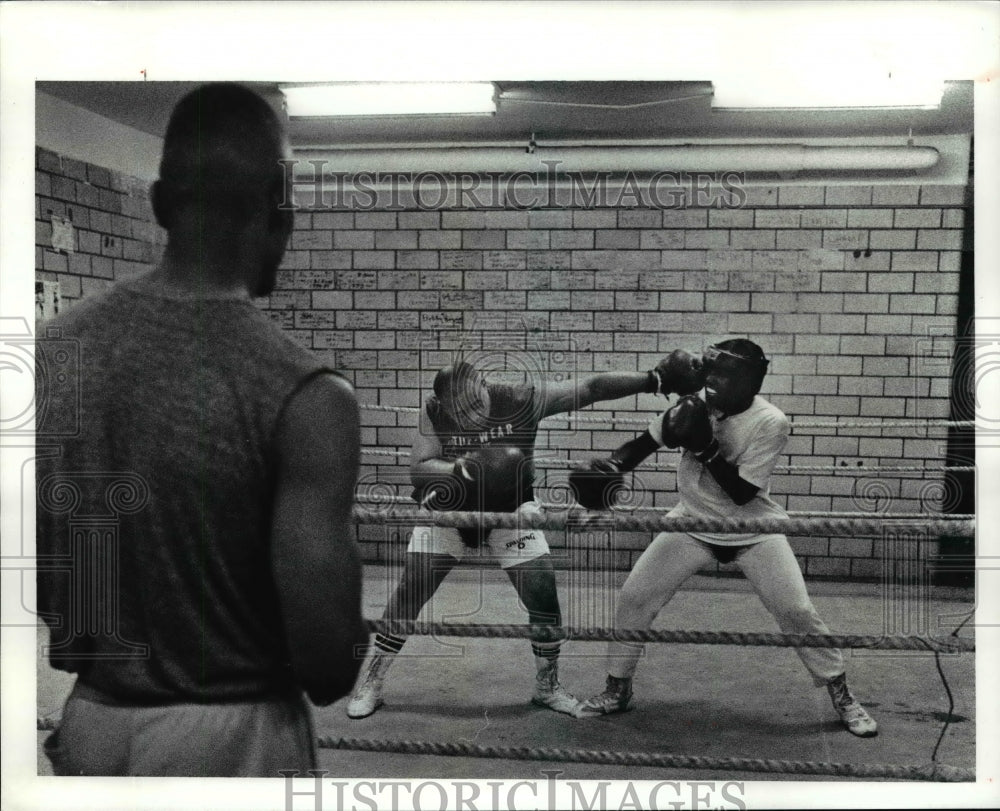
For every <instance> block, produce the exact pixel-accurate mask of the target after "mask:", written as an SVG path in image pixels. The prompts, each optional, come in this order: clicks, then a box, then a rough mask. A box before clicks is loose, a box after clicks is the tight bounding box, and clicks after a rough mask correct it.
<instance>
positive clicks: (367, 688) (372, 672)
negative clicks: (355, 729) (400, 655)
mask: <svg viewBox="0 0 1000 811" xmlns="http://www.w3.org/2000/svg"><path fill="white" fill-rule="evenodd" d="M393 658H394V657H393V654H390V653H383V652H381V651H379V652H377V653H375V654H373V655H372V658H371V661H370V662H369V663H368V667H367V669H366V670H365V676H364V679H362V681H361V684H360V685H359V686H358V689H357V690H355V691H354V695H353V696H351V700H350V701H349V702H348V703H347V717H348V718H367V717H368V716H369V715H371V714H372V713H373V712H375V710H377V709H378V708H379V707H381V706H382V705H383V704H385V701H384V700H383V698H382V686H383V684H384V683H385V674H386V673H387V672H388V670H389V665H391V664H392V660H393Z"/></svg>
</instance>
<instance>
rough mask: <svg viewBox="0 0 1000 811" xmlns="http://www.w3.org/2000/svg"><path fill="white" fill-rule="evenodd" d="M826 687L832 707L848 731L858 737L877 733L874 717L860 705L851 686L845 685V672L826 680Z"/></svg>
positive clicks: (871, 736)
mask: <svg viewBox="0 0 1000 811" xmlns="http://www.w3.org/2000/svg"><path fill="white" fill-rule="evenodd" d="M826 689H827V690H828V691H829V692H830V699H831V700H832V701H833V708H834V709H835V710H836V711H837V714H838V715H839V716H840V720H841V722H842V723H843V724H844V726H845V727H847V731H848V732H850V733H851V734H852V735H857V736H858V737H859V738H873V737H874V736H876V735H877V734H878V724H876V723H875V719H874V718H872V717H871V716H870V715H869V714H868V712H867V710H865V708H864V707H862V706H861V703H860V702H859V701H858V700H857V699H856V698H855V697H854V695H853V694H852V693H851V688H849V687H848V686H847V676H846V674H844V673H841V674H840V675H839V676H837V678H835V679H833V680H832V681H830V682H828V683H827V685H826Z"/></svg>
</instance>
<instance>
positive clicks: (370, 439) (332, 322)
mask: <svg viewBox="0 0 1000 811" xmlns="http://www.w3.org/2000/svg"><path fill="white" fill-rule="evenodd" d="M747 192H748V199H747V201H746V204H745V205H744V206H743V207H742V208H739V209H714V208H687V209H684V210H650V209H630V208H608V209H594V208H577V209H559V210H527V211H525V210H440V211H426V210H398V211H397V210H378V209H376V210H371V211H365V212H353V213H352V212H350V211H337V210H329V209H327V208H316V209H313V210H311V211H310V210H303V211H301V212H300V213H299V214H297V218H296V230H295V233H294V235H293V237H292V242H291V246H290V250H289V252H288V254H287V257H286V260H285V263H284V266H283V270H282V272H281V274H280V280H279V288H280V289H279V290H277V291H276V292H275V293H274V295H272V296H271V299H270V301H269V302H268V303H267V304H265V307H266V309H267V310H268V312H269V313H270V315H271V316H272V317H273V318H274V319H275V320H276V321H277V322H278V323H279V324H281V325H282V326H283V327H284V328H286V329H288V330H290V331H291V333H292V335H293V336H294V337H295V338H296V340H298V341H299V342H300V343H301V344H302V345H303V346H306V347H310V348H312V349H314V350H315V351H317V352H319V353H321V354H323V355H324V356H325V357H327V358H328V359H329V361H330V362H331V363H333V364H335V365H337V366H338V367H340V368H342V369H345V370H348V373H349V374H350V376H351V377H352V379H353V380H354V383H355V385H356V387H357V391H358V396H359V398H360V399H361V401H362V403H366V404H371V405H379V406H397V407H417V406H419V405H420V403H421V401H422V398H423V396H424V393H423V392H424V391H426V389H427V388H429V385H430V381H431V379H432V377H433V373H434V371H436V369H437V368H439V367H440V366H441V365H444V364H445V363H448V362H449V361H450V359H451V358H452V356H453V354H454V350H455V348H456V347H459V346H461V347H463V349H465V350H466V351H469V350H470V349H471V350H472V351H473V352H476V351H479V352H480V353H481V355H482V357H483V358H485V359H487V362H488V363H494V362H496V359H497V357H498V356H499V355H502V357H503V359H504V361H505V362H506V363H507V365H508V367H513V368H514V369H518V370H524V369H528V368H530V369H531V370H537V372H538V374H540V375H542V376H544V377H547V378H550V379H551V378H554V377H557V376H559V375H564V374H572V375H580V374H584V373H587V372H592V371H603V370H633V369H646V368H649V367H651V366H652V365H653V364H654V363H655V361H656V360H657V359H658V358H659V357H660V356H661V355H662V354H663V353H664V352H666V351H669V350H671V349H673V348H675V347H678V346H680V347H686V348H689V349H692V350H698V349H700V348H701V347H703V346H704V345H705V344H706V343H707V342H709V341H711V340H715V339H717V338H719V337H722V336H726V335H745V336H749V337H750V338H752V339H754V340H756V341H758V342H759V343H760V344H761V345H762V346H764V347H765V350H766V351H767V352H768V354H769V356H770V357H771V358H772V364H771V374H769V375H768V378H767V380H766V382H765V384H764V390H763V394H764V395H765V396H767V397H768V398H769V399H770V400H771V401H772V402H774V403H775V404H776V405H778V406H779V407H781V408H782V409H783V410H785V411H786V413H788V414H789V416H790V417H791V418H792V419H793V422H795V421H797V422H799V423H800V424H802V427H800V428H797V429H795V430H794V431H793V435H792V437H791V440H790V441H789V444H788V447H787V452H786V454H785V456H784V457H783V459H782V460H781V461H782V463H783V464H784V465H787V466H792V468H793V469H791V470H783V471H780V472H779V473H778V474H777V475H775V477H774V479H773V483H772V493H773V495H774V497H775V498H776V499H777V500H778V501H779V502H780V503H782V504H783V505H785V506H786V507H787V508H788V509H789V510H794V511H847V512H856V511H879V510H885V509H888V510H891V511H893V512H906V513H921V512H929V511H930V512H932V511H935V510H937V509H938V508H939V507H940V499H941V494H942V485H941V480H942V477H941V474H939V473H937V474H925V473H892V474H888V475H887V474H886V473H884V472H883V473H880V474H875V473H868V474H867V475H865V474H863V473H858V472H854V473H845V472H843V471H845V470H848V469H850V468H855V467H858V466H859V465H863V466H869V465H889V464H891V465H900V464H906V465H924V464H926V465H930V466H935V465H938V466H940V465H942V464H943V463H944V436H945V435H944V432H942V431H928V430H927V429H922V430H921V429H914V428H872V427H866V428H844V429H839V430H834V429H831V428H810V427H805V425H804V422H805V421H806V420H812V421H819V420H826V421H830V420H833V419H836V418H840V419H844V418H859V419H866V420H871V419H872V418H917V419H925V418H929V419H942V418H947V417H948V413H949V411H948V409H949V402H948V393H949V381H948V376H949V369H950V366H949V360H950V356H951V352H952V347H953V344H954V337H953V336H954V334H955V323H956V319H955V315H956V307H957V293H958V275H959V258H960V250H961V247H962V230H961V228H962V224H963V217H964V214H965V210H964V204H965V199H966V198H965V194H966V192H965V188H964V187H953V186H925V187H918V186H890V185H885V186H878V185H875V186H842V185H838V186H802V185H797V186H791V185H790V186H780V187H779V186H767V187H762V186H758V187H750V188H748V189H747ZM484 336H485V337H484ZM482 342H485V343H486V344H487V345H489V344H490V343H491V342H492V343H493V345H494V346H495V347H499V348H498V349H493V350H490V349H488V348H487V349H479V346H480V344H481V343H482ZM662 402H663V401H662V400H660V401H657V400H656V399H654V398H651V397H647V396H640V397H634V398H628V399H626V400H622V401H617V402H615V403H613V404H599V405H598V406H595V407H593V408H592V409H590V410H589V411H587V412H585V414H586V416H588V417H594V416H599V417H605V418H606V419H607V420H608V421H607V423H605V424H600V423H598V424H593V423H584V422H577V423H573V424H569V423H567V422H566V421H565V420H564V419H560V418H552V419H550V420H548V421H546V422H545V423H543V428H545V429H546V430H543V431H542V432H541V433H540V434H539V442H538V447H539V448H540V449H541V455H542V456H543V457H544V458H543V460H542V462H541V463H540V466H541V467H542V468H543V469H544V470H545V475H544V476H543V477H542V480H541V481H542V487H541V496H542V498H543V499H545V500H548V501H553V502H560V501H565V498H566V493H565V464H566V460H571V459H572V460H576V459H586V458H590V457H592V456H595V455H598V454H599V453H600V452H603V451H607V450H609V449H612V448H614V447H616V446H617V445H619V444H620V443H621V442H622V441H624V440H625V439H627V438H629V437H630V436H632V435H633V434H634V433H637V432H639V431H641V430H642V424H625V423H622V424H618V425H614V424H612V423H611V418H612V417H615V418H623V419H631V420H634V421H637V420H639V419H646V418H648V416H649V414H650V413H651V412H653V411H655V410H657V409H658V407H659V405H660V404H662ZM363 419H364V439H363V441H364V445H365V446H366V447H367V448H368V449H369V452H368V453H366V455H365V457H364V469H363V472H362V492H363V493H364V492H366V491H370V492H371V493H373V494H376V495H384V494H386V493H392V492H395V493H399V494H402V495H405V494H407V493H408V492H409V483H408V478H407V473H406V464H407V460H406V456H405V452H406V451H407V450H408V446H409V443H410V441H411V437H412V431H413V428H414V426H415V419H416V417H415V414H412V413H400V412H391V411H375V410H367V411H365V413H364V415H363ZM397 452H398V453H400V454H401V455H400V456H394V455H391V454H394V453H397ZM675 464H676V455H675V454H673V453H670V452H662V453H661V454H659V455H658V457H657V458H656V460H655V466H654V465H652V464H651V463H650V462H647V463H646V465H644V466H643V469H641V470H640V471H639V472H638V473H637V474H636V475H637V478H638V479H639V480H641V481H640V482H639V483H637V488H638V490H640V491H642V492H641V495H638V496H637V498H638V499H640V500H641V503H642V504H643V505H644V506H657V507H659V506H668V505H671V504H673V503H675V501H676V493H675V486H676V482H675V476H674V473H673V466H674V465H675ZM547 465H549V466H551V467H546V466H547ZM799 466H823V467H826V468H829V469H828V470H821V471H815V470H796V469H794V468H795V467H799ZM837 469H840V471H839V472H838V470H837ZM359 531H360V539H361V541H362V544H363V546H364V548H365V555H366V558H367V559H369V560H380V561H395V560H397V559H398V556H399V554H400V552H401V548H402V547H401V546H400V540H401V536H402V538H405V535H406V531H405V529H404V530H400V529H397V528H393V527H392V526H388V527H381V526H366V527H361V528H360V530H359ZM549 539H550V544H551V545H552V546H553V549H554V553H555V556H556V557H557V560H558V562H561V563H562V564H564V565H574V566H575V565H577V564H586V565H588V566H596V567H611V568H625V567H629V566H631V565H632V563H634V561H635V559H636V558H637V557H638V555H639V554H640V552H641V551H642V549H643V548H644V547H645V545H646V544H647V543H648V542H649V540H650V535H649V534H647V533H635V534H633V533H626V534H624V535H622V536H618V537H615V538H614V540H613V541H612V540H611V539H610V538H608V537H607V536H603V537H602V538H599V539H598V541H597V542H595V541H594V539H593V538H591V539H589V540H586V539H580V538H571V539H570V540H569V541H568V542H567V540H566V538H565V537H564V535H563V533H555V532H553V533H549ZM792 543H793V546H794V547H795V549H796V551H797V552H798V553H799V556H800V562H801V564H802V566H803V568H804V570H805V572H806V574H807V576H810V577H834V578H844V577H850V578H875V577H879V576H880V575H881V572H882V571H883V569H882V558H883V556H884V555H888V554H890V552H889V551H887V550H889V549H891V554H892V555H896V554H899V550H900V549H903V548H904V547H907V545H906V544H904V543H899V544H894V543H890V542H886V541H884V540H881V539H873V538H813V537H810V538H793V539H792ZM907 548H908V549H912V548H913V547H912V545H909V546H908V547H907ZM931 549H933V544H932V543H928V544H921V551H922V554H925V553H926V552H928V551H929V550H931ZM910 554H911V553H910V552H906V553H904V557H906V556H907V555H910ZM718 568H721V569H723V570H726V569H731V568H732V566H722V567H718Z"/></svg>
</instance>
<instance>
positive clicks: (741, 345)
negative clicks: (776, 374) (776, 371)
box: [701, 338, 770, 384]
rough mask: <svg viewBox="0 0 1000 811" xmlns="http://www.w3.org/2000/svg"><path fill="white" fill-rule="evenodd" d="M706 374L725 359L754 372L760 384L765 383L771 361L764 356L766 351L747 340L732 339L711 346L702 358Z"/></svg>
mask: <svg viewBox="0 0 1000 811" xmlns="http://www.w3.org/2000/svg"><path fill="white" fill-rule="evenodd" d="M701 359H702V364H703V365H704V367H705V370H706V372H707V371H710V370H711V368H712V365H713V364H715V363H718V362H719V361H720V360H723V359H725V361H728V362H730V363H738V364H739V365H740V366H742V367H744V368H746V369H747V370H748V371H752V372H754V373H755V374H756V376H757V381H758V384H759V383H761V382H763V380H764V376H765V375H766V374H767V367H768V365H769V364H770V361H769V360H768V359H767V357H766V356H765V355H764V350H763V349H761V348H760V347H759V346H758V345H757V344H755V343H754V342H753V341H751V340H749V339H747V338H730V339H728V340H725V341H719V342H718V343H716V344H712V345H711V346H709V347H708V348H707V349H706V350H705V351H704V353H702V356H701Z"/></svg>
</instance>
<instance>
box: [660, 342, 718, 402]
mask: <svg viewBox="0 0 1000 811" xmlns="http://www.w3.org/2000/svg"><path fill="white" fill-rule="evenodd" d="M649 376H650V387H649V389H647V391H649V392H650V393H651V394H663V395H667V394H694V393H695V392H696V391H700V390H701V389H702V388H704V386H705V373H704V369H703V368H702V363H701V358H699V357H697V356H695V355H692V354H691V353H689V352H685V351H684V350H683V349H675V350H674V351H673V352H671V353H670V354H669V355H667V356H666V357H665V358H663V360H661V361H660V362H659V363H658V364H657V365H656V368H655V369H651V370H650V372H649Z"/></svg>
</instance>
